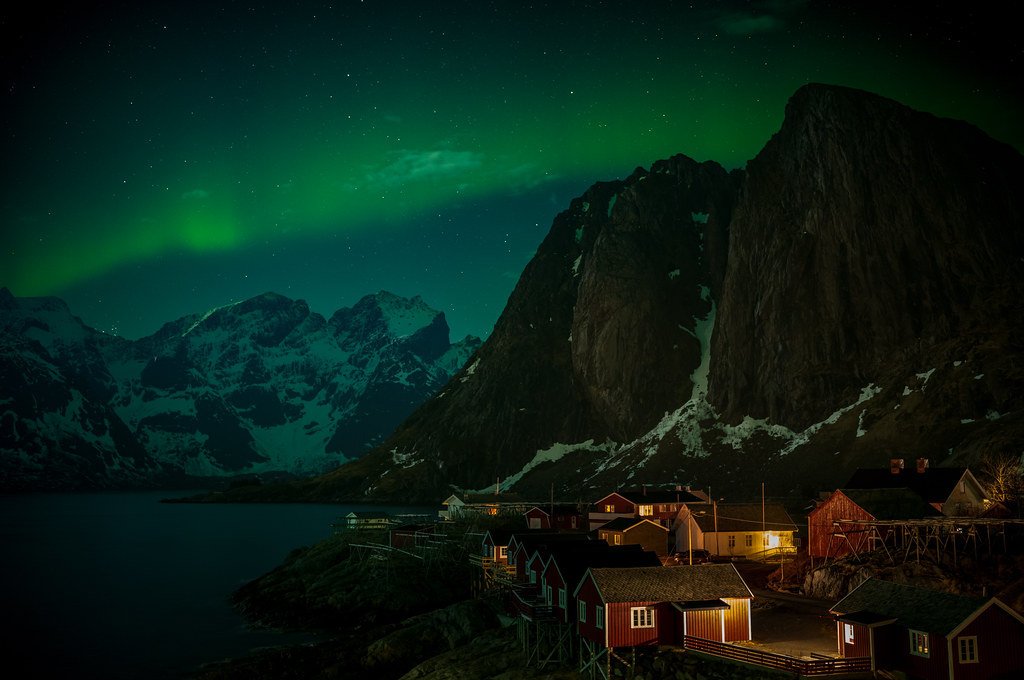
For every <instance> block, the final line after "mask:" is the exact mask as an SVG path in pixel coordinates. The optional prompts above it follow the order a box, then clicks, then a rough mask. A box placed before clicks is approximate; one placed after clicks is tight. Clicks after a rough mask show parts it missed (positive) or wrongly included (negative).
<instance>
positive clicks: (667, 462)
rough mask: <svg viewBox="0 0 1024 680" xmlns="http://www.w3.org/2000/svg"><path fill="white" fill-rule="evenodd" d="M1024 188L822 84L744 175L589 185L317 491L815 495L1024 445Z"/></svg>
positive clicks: (979, 136)
mask: <svg viewBox="0 0 1024 680" xmlns="http://www.w3.org/2000/svg"><path fill="white" fill-rule="evenodd" d="M1022 185H1024V159H1022V157H1021V155H1020V154H1019V153H1017V152H1016V151H1015V150H1013V149H1011V148H1009V147H1007V146H1006V145H1003V144H1000V143H998V142H996V141H994V140H992V139H990V138H988V137H986V136H985V135H984V134H983V133H982V132H980V131H979V130H977V129H975V128H973V127H971V126H970V125H967V124H965V123H962V122H959V121H951V120H943V119H939V118H936V117H934V116H931V115H929V114H925V113H920V112H917V111H913V110H911V109H909V108H907V107H905V106H903V105H901V104H899V103H897V102H894V101H891V100H888V99H884V98H882V97H879V96H876V95H872V94H869V93H866V92H860V91H856V90H851V89H848V88H842V87H833V86H825V85H808V86H806V87H804V88H801V90H800V91H798V92H797V93H796V94H795V95H794V97H793V98H792V100H791V101H790V103H789V106H788V107H787V110H786V117H785V121H784V123H783V125H782V128H781V130H780V131H779V132H778V133H777V134H776V135H775V136H774V137H773V138H772V139H771V140H770V141H769V142H768V144H767V145H766V146H765V148H764V150H763V151H762V152H761V153H760V154H758V156H757V157H756V158H755V159H753V160H752V161H751V162H750V163H749V166H748V168H746V170H745V171H743V172H740V171H734V172H733V173H727V172H726V171H725V170H723V169H722V168H721V167H719V166H717V165H715V164H714V163H711V162H706V163H697V162H695V161H693V160H691V159H688V158H685V157H682V156H677V157H674V158H672V159H670V160H668V161H663V162H659V163H656V164H655V165H654V166H652V168H651V169H650V170H649V171H648V170H642V169H638V170H637V171H636V172H634V173H633V174H632V175H631V176H630V177H629V178H627V179H626V180H624V181H621V182H603V183H598V184H595V185H594V186H593V187H591V188H590V189H589V190H588V191H587V192H586V193H585V194H584V195H583V196H581V197H579V198H578V199H575V200H573V201H572V203H571V205H570V207H569V209H568V210H566V211H565V212H563V213H561V214H560V215H558V216H557V217H556V218H555V221H554V224H553V225H552V228H551V232H550V233H549V234H548V236H547V238H546V239H545V240H544V242H543V243H542V244H541V246H540V248H539V249H538V251H537V254H536V256H535V257H534V259H533V260H532V261H531V262H530V264H529V265H528V266H527V268H526V270H525V271H524V272H523V275H522V277H521V279H520V281H519V283H518V285H517V287H516V289H515V291H514V293H513V294H512V296H511V297H510V299H509V303H508V306H507V307H506V309H505V311H504V313H503V314H502V316H501V318H500V319H499V321H498V323H497V325H496V326H495V331H494V333H493V334H492V336H491V337H490V338H489V339H488V341H487V342H486V343H485V344H484V345H483V347H481V349H480V351H479V352H478V353H477V354H476V355H475V357H474V358H473V359H472V360H471V361H470V363H469V365H468V366H467V367H466V368H465V369H464V370H463V371H462V372H460V373H459V374H458V375H456V376H455V378H454V379H453V380H452V381H451V382H450V383H449V384H448V385H447V386H446V387H445V388H444V389H443V390H442V391H441V392H440V393H439V395H438V396H437V397H436V398H434V399H433V400H431V401H429V402H427V403H426V404H425V405H424V406H423V407H422V408H421V409H419V410H418V411H417V412H416V413H414V414H413V415H412V416H411V417H410V418H409V419H408V420H406V421H405V422H404V423H403V424H402V426H401V427H399V428H398V430H397V431H396V432H395V434H394V436H393V437H391V438H390V439H389V440H388V441H387V442H385V443H384V444H383V445H382V446H381V447H379V449H377V450H376V451H375V452H373V453H372V454H371V455H369V456H367V457H366V458H364V459H363V460H361V461H359V462H358V464H356V465H354V466H346V467H344V468H341V469H340V470H338V471H336V472H334V473H331V474H329V475H326V476H324V477H323V478H321V479H320V480H318V482H317V484H316V485H314V486H311V487H307V488H306V489H304V490H302V491H301V494H304V495H305V496H306V497H318V498H363V497H366V496H373V497H383V498H387V497H392V498H397V497H399V495H401V497H403V498H408V497H409V494H410V490H412V491H411V493H412V494H413V495H414V496H415V497H417V498H419V499H422V500H424V501H427V500H433V501H436V500H437V499H438V498H442V497H444V496H445V495H446V493H447V492H448V491H449V490H450V488H451V487H453V486H455V487H460V488H467V487H468V488H484V487H487V486H491V487H493V485H494V484H495V483H496V481H498V480H502V484H503V485H504V486H505V487H506V488H509V487H511V488H514V489H515V490H517V491H520V492H524V493H531V492H532V493H537V494H538V495H543V497H547V495H548V494H549V493H550V490H551V487H554V489H555V491H556V494H557V495H559V496H561V497H563V498H567V499H572V498H589V497H590V495H591V493H592V492H591V491H590V490H591V489H597V488H608V487H614V486H617V485H620V484H622V483H624V482H627V481H629V482H631V483H637V482H647V483H659V482H665V481H676V482H683V483H686V482H689V483H693V484H696V485H708V484H711V485H715V486H716V487H718V488H723V485H727V486H728V487H729V488H730V489H743V490H745V491H746V493H749V494H754V493H756V489H757V488H758V486H759V482H762V481H764V482H768V483H769V484H770V485H771V488H772V489H773V492H774V493H776V494H782V493H797V494H800V495H807V494H808V493H813V491H814V489H815V488H816V487H819V486H823V487H829V486H832V485H834V484H837V483H841V482H842V481H843V479H844V478H845V477H846V476H847V475H848V474H849V472H850V471H851V470H852V469H854V468H856V467H858V466H862V465H883V464H884V463H885V460H886V459H887V458H888V457H889V456H890V455H892V454H896V455H898V456H900V457H908V458H913V457H918V456H924V457H928V458H931V459H932V464H935V465H941V464H963V463H965V462H968V463H969V462H971V461H972V460H974V459H976V458H977V457H978V456H980V455H981V454H983V453H984V452H985V451H987V450H990V449H997V448H1000V447H1004V446H1006V445H1011V446H1013V442H1014V441H1018V442H1019V438H1020V436H1021V435H1024V364H1022V362H1021V361H1020V357H1021V341H1020V340H1019V338H1020V337H1022V331H1024V328H1022V326H1024V309H1022V300H1024V232H1022V224H1024V219H1022V218H1024V205H1022V201H1021V194H1020V192H1019V191H1018V190H1017V187H1019V186H1022ZM1018 448H1019V447H1018ZM1013 450H1015V451H1016V450H1017V449H1016V448H1015V449H1013ZM731 493H738V494H742V493H743V491H736V492H731Z"/></svg>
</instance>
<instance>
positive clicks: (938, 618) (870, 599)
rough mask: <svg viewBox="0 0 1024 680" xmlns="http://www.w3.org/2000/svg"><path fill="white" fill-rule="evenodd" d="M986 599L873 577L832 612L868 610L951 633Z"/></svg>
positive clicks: (909, 624)
mask: <svg viewBox="0 0 1024 680" xmlns="http://www.w3.org/2000/svg"><path fill="white" fill-rule="evenodd" d="M984 602H985V599H984V598H977V597H965V596H963V595H953V594H951V593H943V592H940V591H938V590H931V589H929V588H919V587H917V586H907V585H902V584H899V583H890V582H889V581H882V580H879V579H877V578H871V579H868V580H867V581H864V583H862V584H860V585H859V586H857V587H856V588H855V589H854V590H853V591H852V592H851V593H850V594H849V595H847V596H846V597H844V598H843V599H841V600H840V601H839V602H837V603H836V604H835V606H833V607H832V609H830V610H829V611H831V612H832V613H834V614H839V615H843V614H854V613H858V612H860V613H866V614H872V615H874V616H876V617H881V618H887V619H896V621H897V622H898V623H899V624H900V625H903V626H906V627H907V628H913V629H914V630H920V631H923V632H930V633H942V634H943V635H945V634H947V633H949V632H950V631H952V630H953V629H954V628H956V627H957V626H959V625H960V623H961V622H963V620H964V619H966V618H967V617H968V616H970V615H971V614H973V613H974V612H975V611H977V609H978V608H979V607H980V606H981V605H982V604H983V603H984Z"/></svg>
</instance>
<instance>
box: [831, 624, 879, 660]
mask: <svg viewBox="0 0 1024 680" xmlns="http://www.w3.org/2000/svg"><path fill="white" fill-rule="evenodd" d="M837 624H838V626H839V653H840V655H841V656H842V657H843V658H846V659H851V658H854V657H859V656H871V637H870V636H871V630H870V629H869V628H868V627H867V626H862V625H860V624H859V623H851V624H847V623H844V622H843V621H838V622H837ZM847 625H850V626H853V642H847V641H846V636H845V634H844V626H847Z"/></svg>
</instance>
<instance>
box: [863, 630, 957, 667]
mask: <svg viewBox="0 0 1024 680" xmlns="http://www.w3.org/2000/svg"><path fill="white" fill-rule="evenodd" d="M928 632H929V633H930V635H929V637H930V640H929V646H930V647H931V650H930V652H931V654H930V656H929V657H928V658H925V657H922V656H916V655H914V654H911V653H910V631H909V630H908V629H907V628H906V627H905V626H900V625H889V626H880V627H878V628H875V668H876V670H887V671H901V672H903V673H906V674H907V675H908V676H910V677H913V678H916V679H917V680H946V679H948V678H949V667H948V665H947V656H946V638H945V637H944V636H943V635H942V634H941V633H935V632H934V631H928Z"/></svg>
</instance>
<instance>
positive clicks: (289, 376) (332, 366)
mask: <svg viewBox="0 0 1024 680" xmlns="http://www.w3.org/2000/svg"><path fill="white" fill-rule="evenodd" d="M0 324H2V326H0V329H2V330H0V343H2V344H0V378H2V387H0V456H2V465H0V476H2V477H0V479H2V486H3V487H6V488H90V487H106V486H126V485H139V484H145V483H152V482H153V481H154V480H158V479H159V478H161V477H166V476H167V475H175V474H186V475H192V476H217V475H224V474H235V473H242V472H246V473H248V472H268V471H285V472H290V473H294V474H298V475H306V474H312V473H318V472H323V471H325V470H328V469H331V468H334V467H336V466H338V465H341V464H343V463H345V462H347V461H349V460H352V459H354V458H358V457H359V456H361V455H363V454H364V453H365V452H366V451H368V450H369V449H370V448H372V447H373V446H374V445H375V444H378V443H380V442H381V441H382V440H383V438H384V437H386V436H387V435H388V434H389V433H390V432H391V431H392V430H393V429H394V427H395V426H396V425H397V424H398V423H399V422H401V421H402V420H403V419H404V418H405V417H406V416H407V415H409V414H410V413H411V412H412V411H413V410H414V409H415V408H416V407H417V406H418V405H419V404H421V403H422V402H423V401H424V400H425V399H427V398H428V397H429V396H430V395H432V394H434V393H435V392H436V391H437V390H438V389H439V388H440V387H441V386H442V385H444V384H445V382H447V380H448V378H449V377H450V376H451V375H452V374H453V373H454V372H455V371H457V370H458V369H459V368H460V367H461V366H462V364H463V363H465V361H466V359H467V358H468V357H469V356H470V355H471V354H472V353H473V351H475V349H476V348H477V347H478V346H479V344H480V341H479V340H478V339H476V338H472V337H467V338H465V339H464V340H462V341H461V342H459V343H456V344H451V343H450V342H449V338H448V325H447V322H446V321H445V318H444V314H443V313H441V312H438V311H436V310H433V309H431V308H430V307H428V306H427V305H426V304H425V303H424V302H423V301H422V300H421V299H420V298H418V297H415V298H412V299H406V298H401V297H398V296H396V295H392V294H390V293H387V292H381V293H378V294H376V295H369V296H366V297H364V298H363V299H362V300H360V301H359V302H358V303H357V304H356V305H355V306H354V307H352V308H346V309H341V310H338V311H337V312H335V314H334V315H333V316H332V317H331V318H330V319H329V320H328V319H325V318H324V317H323V316H321V315H319V314H316V313H314V312H311V311H310V310H309V308H308V306H307V305H306V303H305V302H303V301H301V300H291V299H288V298H286V297H283V296H281V295H277V294H275V293H266V294H264V295H261V296H258V297H255V298H251V299H249V300H244V301H241V302H237V303H234V304H230V305H226V306H224V307H219V308H217V309H213V310H210V311H209V312H206V313H205V314H202V315H195V316H189V317H185V318H182V319H179V320H177V321H173V322H171V323H168V324H166V325H164V327H163V328H161V329H160V330H159V331H158V332H157V333H155V334H153V335H151V336H149V337H145V338H142V339H140V340H136V341H130V340H126V339H123V338H119V337H116V336H110V335H106V334H103V333H100V332H98V331H95V330H93V329H91V328H89V327H87V326H85V325H84V324H83V323H82V322H81V321H80V320H79V319H78V318H76V317H74V316H73V315H72V314H71V312H70V311H69V310H68V308H67V306H66V305H65V304H64V303H63V302H61V301H60V300H58V299H56V298H20V299H19V298H15V297H14V296H13V295H11V293H10V292H9V291H7V290H6V289H4V290H2V291H0Z"/></svg>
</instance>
